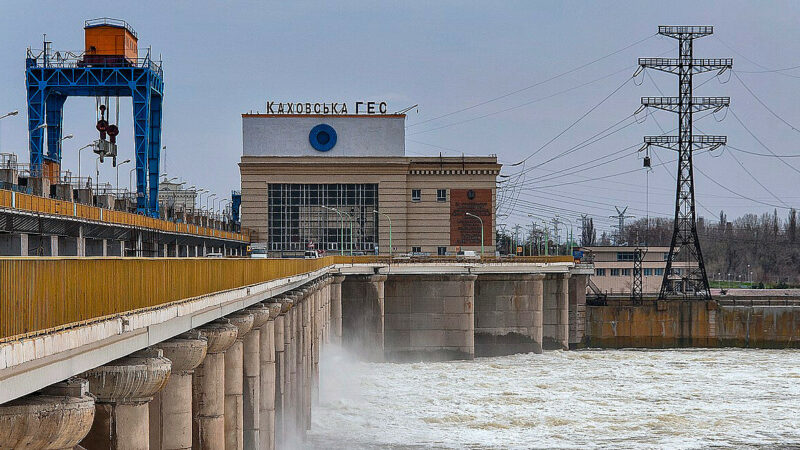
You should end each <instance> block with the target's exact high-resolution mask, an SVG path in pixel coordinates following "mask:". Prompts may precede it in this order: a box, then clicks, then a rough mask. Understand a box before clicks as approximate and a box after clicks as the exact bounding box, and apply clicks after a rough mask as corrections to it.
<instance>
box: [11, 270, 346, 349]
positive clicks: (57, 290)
mask: <svg viewBox="0 0 800 450" xmlns="http://www.w3.org/2000/svg"><path fill="white" fill-rule="evenodd" d="M333 263H334V262H333V259H332V258H330V257H328V258H319V259H247V258H77V257H76V258H55V257H54V258H35V257H31V258H27V257H22V258H0V342H4V341H7V340H14V339H20V338H22V337H25V336H30V335H34V334H42V333H46V332H49V331H52V330H54V329H58V328H65V327H69V326H75V325H81V324H85V323H88V322H92V321H98V320H102V319H106V318H110V317H114V316H119V315H122V314H123V313H130V312H131V311H137V310H143V309H148V308H154V307H161V306H165V305H169V304H170V303H172V302H176V301H180V300H184V299H189V298H192V297H197V296H201V295H206V294H211V293H214V292H220V291H225V290H229V289H235V288H240V287H244V286H249V285H253V284H257V283H262V282H266V281H271V280H275V279H279V278H285V277H289V276H292V275H299V274H303V273H308V272H313V271H315V270H318V269H321V268H323V267H326V266H328V265H331V264H333Z"/></svg>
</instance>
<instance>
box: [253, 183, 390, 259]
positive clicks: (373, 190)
mask: <svg viewBox="0 0 800 450" xmlns="http://www.w3.org/2000/svg"><path fill="white" fill-rule="evenodd" d="M267 188H268V211H267V217H268V221H269V243H270V249H272V251H276V252H292V253H300V254H302V252H304V251H305V250H307V249H310V248H314V249H328V250H342V249H343V250H346V251H349V250H350V249H351V242H352V250H353V252H354V253H356V252H365V253H366V252H369V251H370V250H372V249H374V245H375V242H377V236H378V222H377V220H376V216H375V213H374V212H373V211H374V210H376V209H378V185H377V184H299V183H270V184H268V187H267ZM337 211H339V212H337ZM342 213H346V214H347V215H345V214H342ZM351 233H352V235H351Z"/></svg>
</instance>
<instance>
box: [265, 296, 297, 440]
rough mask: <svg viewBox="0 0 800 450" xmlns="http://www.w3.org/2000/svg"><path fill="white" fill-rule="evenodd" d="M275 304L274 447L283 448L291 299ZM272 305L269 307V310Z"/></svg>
mask: <svg viewBox="0 0 800 450" xmlns="http://www.w3.org/2000/svg"><path fill="white" fill-rule="evenodd" d="M275 300H276V302H277V303H276V304H277V305H280V314H279V315H278V316H277V317H276V318H275V324H274V327H275V445H276V447H277V448H282V447H284V445H283V441H284V440H283V437H284V423H285V420H284V414H285V411H286V407H285V406H284V405H285V400H284V397H285V393H286V345H287V344H286V341H287V339H288V337H287V335H286V322H288V320H289V319H288V312H289V309H291V307H292V300H291V297H289V296H286V295H282V296H280V297H278V298H276V299H275ZM271 307H272V305H270V308H271Z"/></svg>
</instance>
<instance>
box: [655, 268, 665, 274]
mask: <svg viewBox="0 0 800 450" xmlns="http://www.w3.org/2000/svg"><path fill="white" fill-rule="evenodd" d="M654 272H655V274H656V275H659V276H661V275H664V269H662V268H657V269H654Z"/></svg>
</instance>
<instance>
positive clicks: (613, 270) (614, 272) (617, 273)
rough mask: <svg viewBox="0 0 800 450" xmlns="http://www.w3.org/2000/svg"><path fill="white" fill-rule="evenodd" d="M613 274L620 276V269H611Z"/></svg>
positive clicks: (613, 275)
mask: <svg viewBox="0 0 800 450" xmlns="http://www.w3.org/2000/svg"><path fill="white" fill-rule="evenodd" d="M611 276H612V277H618V276H619V269H611Z"/></svg>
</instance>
